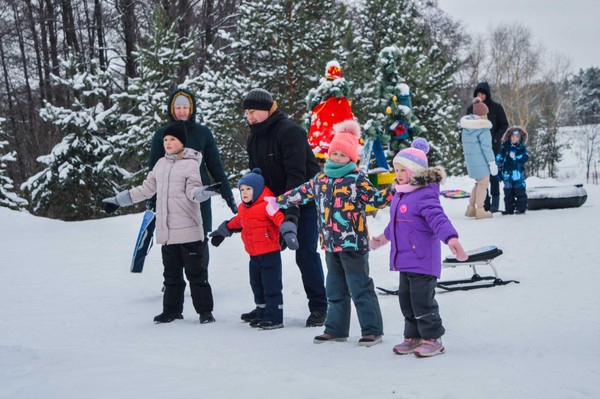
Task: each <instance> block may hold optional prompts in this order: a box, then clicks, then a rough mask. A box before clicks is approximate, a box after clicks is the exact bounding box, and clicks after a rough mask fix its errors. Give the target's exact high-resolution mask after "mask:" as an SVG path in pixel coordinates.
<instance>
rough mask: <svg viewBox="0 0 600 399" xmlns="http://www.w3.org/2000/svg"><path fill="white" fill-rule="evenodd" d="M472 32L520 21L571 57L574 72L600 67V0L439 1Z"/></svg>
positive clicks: (555, 49)
mask: <svg viewBox="0 0 600 399" xmlns="http://www.w3.org/2000/svg"><path fill="white" fill-rule="evenodd" d="M438 4H439V6H440V8H441V9H442V10H444V11H446V12H447V13H448V14H450V15H451V16H452V17H454V19H457V20H459V21H461V22H462V23H463V24H464V25H465V26H466V27H467V30H468V31H469V33H482V32H485V31H486V30H488V29H489V27H490V26H493V25H497V24H499V23H503V22H513V21H516V22H519V23H521V24H523V25H524V26H527V27H529V28H530V29H531V33H532V36H533V39H534V40H535V41H538V42H541V43H542V44H543V45H544V46H545V47H546V49H547V50H548V51H549V52H551V53H557V54H561V55H564V56H566V57H568V58H569V59H570V60H571V69H572V70H573V72H575V71H577V70H578V69H579V68H589V67H592V66H595V67H600V0H567V1H564V0H438Z"/></svg>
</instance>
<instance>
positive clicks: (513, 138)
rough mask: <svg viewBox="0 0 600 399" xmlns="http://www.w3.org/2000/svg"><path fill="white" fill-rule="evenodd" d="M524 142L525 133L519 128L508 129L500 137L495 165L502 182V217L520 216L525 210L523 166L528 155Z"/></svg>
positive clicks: (525, 192) (525, 196)
mask: <svg viewBox="0 0 600 399" xmlns="http://www.w3.org/2000/svg"><path fill="white" fill-rule="evenodd" d="M526 142H527V132H526V131H525V129H523V128H522V127H519V126H515V127H511V128H509V129H508V130H507V131H506V132H505V133H504V136H502V147H501V148H500V152H499V153H498V155H497V156H496V163H497V164H498V170H499V171H500V173H499V176H500V178H501V179H502V181H503V182H504V212H502V214H503V215H512V214H517V215H522V214H524V213H525V211H526V210H527V191H526V186H525V166H524V165H525V162H527V160H528V159H529V155H527V148H525V143H526Z"/></svg>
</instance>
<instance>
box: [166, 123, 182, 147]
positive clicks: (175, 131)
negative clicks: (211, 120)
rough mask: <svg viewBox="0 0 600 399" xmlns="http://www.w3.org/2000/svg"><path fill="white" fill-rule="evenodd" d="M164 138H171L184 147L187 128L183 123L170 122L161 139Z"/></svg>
mask: <svg viewBox="0 0 600 399" xmlns="http://www.w3.org/2000/svg"><path fill="white" fill-rule="evenodd" d="M165 136H173V137H175V138H176V139H177V140H179V141H181V144H183V146H184V147H185V145H186V143H187V128H186V127H185V123H184V122H182V121H176V122H172V123H170V124H169V125H167V127H166V128H165V130H164V131H163V139H164V138H165Z"/></svg>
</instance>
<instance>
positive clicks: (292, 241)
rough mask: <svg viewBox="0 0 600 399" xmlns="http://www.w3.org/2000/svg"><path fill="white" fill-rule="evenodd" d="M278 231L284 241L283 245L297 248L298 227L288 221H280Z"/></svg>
mask: <svg viewBox="0 0 600 399" xmlns="http://www.w3.org/2000/svg"><path fill="white" fill-rule="evenodd" d="M279 232H280V233H281V237H282V238H283V240H284V241H285V245H286V246H287V247H288V248H289V249H291V250H292V251H295V250H297V249H298V247H299V246H300V244H299V243H298V227H297V226H296V225H295V224H294V223H293V222H290V221H287V222H283V223H281V226H279Z"/></svg>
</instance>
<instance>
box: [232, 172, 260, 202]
mask: <svg viewBox="0 0 600 399" xmlns="http://www.w3.org/2000/svg"><path fill="white" fill-rule="evenodd" d="M242 185H245V186H249V187H252V202H254V201H256V200H257V199H258V197H260V195H261V194H262V192H263V190H264V189H265V178H264V177H263V176H262V170H260V168H254V169H252V172H250V173H247V174H245V175H244V176H243V177H242V178H241V179H240V181H239V182H238V188H241V187H242Z"/></svg>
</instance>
